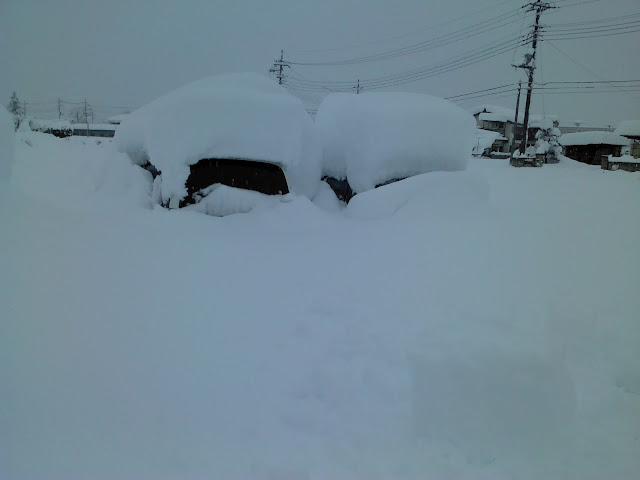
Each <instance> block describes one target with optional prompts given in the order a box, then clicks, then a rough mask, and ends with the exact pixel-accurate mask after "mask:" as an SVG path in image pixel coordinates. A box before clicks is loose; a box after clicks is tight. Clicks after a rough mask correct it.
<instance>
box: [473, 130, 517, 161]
mask: <svg viewBox="0 0 640 480" xmlns="http://www.w3.org/2000/svg"><path fill="white" fill-rule="evenodd" d="M475 137H476V139H475V143H474V144H473V152H472V153H473V156H475V157H490V156H492V155H495V154H496V153H499V154H501V153H502V152H504V150H505V145H506V144H507V141H508V139H507V137H505V136H503V135H502V134H501V133H500V132H492V131H489V130H483V129H481V128H478V129H476V132H475Z"/></svg>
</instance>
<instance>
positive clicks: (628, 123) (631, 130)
mask: <svg viewBox="0 0 640 480" xmlns="http://www.w3.org/2000/svg"><path fill="white" fill-rule="evenodd" d="M613 133H615V134H617V135H622V136H625V137H640V120H624V121H622V122H620V124H619V125H618V128H616V129H615V130H614V131H613Z"/></svg>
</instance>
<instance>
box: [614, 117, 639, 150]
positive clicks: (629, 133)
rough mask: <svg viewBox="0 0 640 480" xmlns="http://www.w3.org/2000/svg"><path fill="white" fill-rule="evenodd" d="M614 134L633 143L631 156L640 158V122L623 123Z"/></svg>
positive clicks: (627, 121) (629, 121)
mask: <svg viewBox="0 0 640 480" xmlns="http://www.w3.org/2000/svg"><path fill="white" fill-rule="evenodd" d="M613 133H615V134H617V135H621V136H623V137H626V138H628V139H629V140H630V141H631V149H630V150H631V151H630V153H631V156H633V157H635V158H640V120H625V121H622V122H620V125H618V128H616V129H615V130H614V132H613Z"/></svg>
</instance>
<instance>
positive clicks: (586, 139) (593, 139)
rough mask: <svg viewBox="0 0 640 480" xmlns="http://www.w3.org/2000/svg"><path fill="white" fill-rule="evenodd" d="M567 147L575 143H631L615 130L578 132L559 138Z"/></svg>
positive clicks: (621, 144) (561, 143)
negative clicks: (614, 131)
mask: <svg viewBox="0 0 640 480" xmlns="http://www.w3.org/2000/svg"><path fill="white" fill-rule="evenodd" d="M559 142H560V145H564V146H565V147H570V146H575V145H620V146H625V145H629V139H628V138H625V137H622V136H620V135H616V134H615V133H613V132H576V133H565V134H564V135H562V136H561V137H560V139H559Z"/></svg>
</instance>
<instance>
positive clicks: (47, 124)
mask: <svg viewBox="0 0 640 480" xmlns="http://www.w3.org/2000/svg"><path fill="white" fill-rule="evenodd" d="M29 126H30V127H31V129H32V130H35V131H38V130H71V128H72V127H71V122H69V121H67V120H58V119H55V120H49V119H41V118H32V119H31V120H29Z"/></svg>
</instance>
